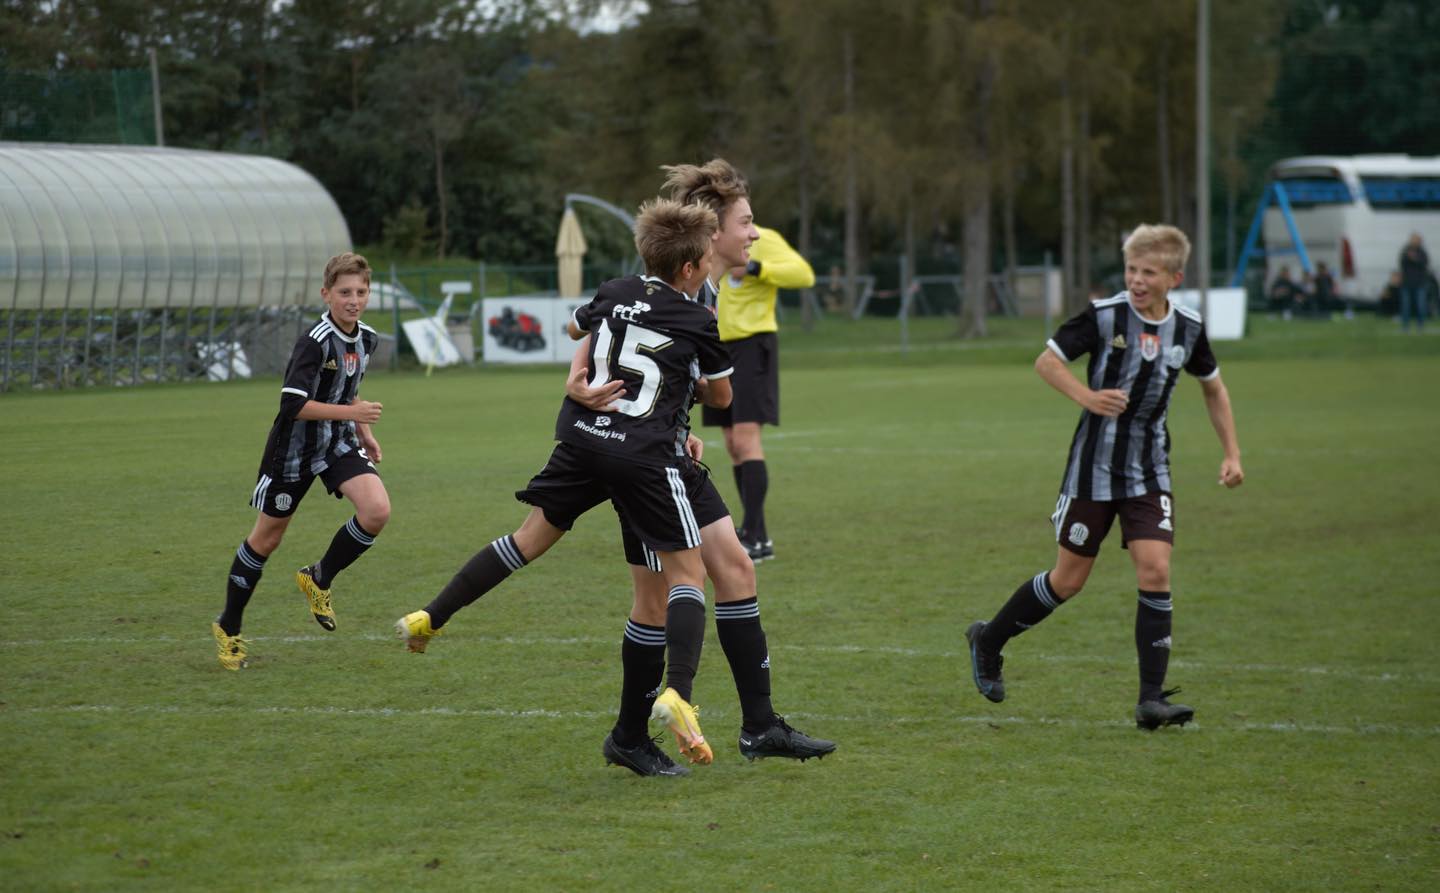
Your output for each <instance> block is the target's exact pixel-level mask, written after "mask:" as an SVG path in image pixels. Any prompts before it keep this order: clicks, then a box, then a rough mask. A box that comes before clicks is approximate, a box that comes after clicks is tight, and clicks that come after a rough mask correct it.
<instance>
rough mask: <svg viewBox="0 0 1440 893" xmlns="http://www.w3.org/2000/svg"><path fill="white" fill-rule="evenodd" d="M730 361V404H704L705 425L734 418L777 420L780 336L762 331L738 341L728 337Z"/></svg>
mask: <svg viewBox="0 0 1440 893" xmlns="http://www.w3.org/2000/svg"><path fill="white" fill-rule="evenodd" d="M725 346H726V347H727V348H729V350H730V362H731V364H732V365H734V367H735V372H734V373H733V374H732V375H731V376H730V389H731V391H730V393H731V395H732V396H731V398H730V406H729V407H728V408H726V409H711V408H710V407H708V406H707V407H705V409H704V411H703V412H702V413H701V418H702V419H703V420H704V422H705V424H706V425H710V426H712V427H714V426H719V427H721V428H729V427H731V426H732V425H734V424H735V423H736V422H759V423H760V424H762V425H778V424H780V340H779V338H777V337H776V336H775V333H774V332H761V333H760V334H758V335H751V336H750V337H749V338H741V339H740V340H739V341H727V342H725Z"/></svg>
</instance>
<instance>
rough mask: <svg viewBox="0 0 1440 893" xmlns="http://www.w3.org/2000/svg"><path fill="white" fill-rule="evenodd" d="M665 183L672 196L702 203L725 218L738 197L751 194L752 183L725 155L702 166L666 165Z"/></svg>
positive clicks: (681, 199)
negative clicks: (747, 180)
mask: <svg viewBox="0 0 1440 893" xmlns="http://www.w3.org/2000/svg"><path fill="white" fill-rule="evenodd" d="M660 169H661V170H662V171H664V172H665V185H664V186H663V187H662V188H663V189H665V190H666V191H668V192H669V194H670V197H671V198H673V199H675V200H676V201H677V202H680V203H682V204H686V205H689V204H695V203H697V202H698V203H699V204H702V205H704V206H705V207H707V208H709V209H710V210H712V211H714V212H715V216H716V217H718V218H720V219H722V220H723V219H724V218H725V210H726V209H727V208H729V207H730V206H731V205H732V204H734V203H735V201H736V200H737V199H742V198H749V197H750V184H749V183H747V182H746V181H745V177H744V175H743V174H741V173H740V172H739V171H738V170H736V169H735V166H734V165H732V164H731V163H730V162H728V161H726V160H725V159H723V158H712V159H710V160H709V161H707V162H705V163H704V164H702V165H698V166H697V165H693V164H664V165H661V166H660Z"/></svg>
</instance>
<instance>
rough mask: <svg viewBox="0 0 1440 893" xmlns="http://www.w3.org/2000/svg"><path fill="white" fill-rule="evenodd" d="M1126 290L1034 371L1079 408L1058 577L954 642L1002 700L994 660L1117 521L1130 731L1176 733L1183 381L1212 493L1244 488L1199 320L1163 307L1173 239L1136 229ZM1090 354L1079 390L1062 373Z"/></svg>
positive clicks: (1178, 236) (1179, 243) (1073, 586)
mask: <svg viewBox="0 0 1440 893" xmlns="http://www.w3.org/2000/svg"><path fill="white" fill-rule="evenodd" d="M1124 247H1125V285H1126V291H1124V292H1121V293H1120V294H1118V295H1116V296H1115V297H1113V298H1109V299H1106V300H1101V301H1096V302H1094V303H1092V304H1091V305H1090V306H1088V307H1086V308H1085V310H1084V311H1082V312H1081V313H1080V314H1078V315H1077V316H1075V317H1074V318H1072V319H1070V320H1069V321H1067V322H1066V323H1065V324H1064V325H1062V326H1061V327H1060V329H1059V331H1057V332H1056V333H1055V337H1054V338H1051V339H1050V341H1049V342H1048V343H1047V349H1046V350H1045V351H1043V352H1042V353H1041V354H1040V356H1039V358H1038V359H1036V361H1035V371H1036V372H1038V373H1039V374H1040V377H1041V378H1043V379H1045V381H1046V383H1048V384H1049V385H1050V386H1051V387H1053V388H1055V389H1056V390H1057V391H1059V392H1060V393H1062V394H1064V395H1065V396H1067V397H1069V398H1070V399H1071V400H1074V401H1075V402H1076V403H1078V404H1080V406H1081V408H1082V410H1083V411H1082V412H1081V413H1080V424H1079V426H1078V427H1077V428H1076V429H1075V436H1074V438H1073V439H1072V440H1071V443H1070V455H1069V460H1068V462H1067V463H1066V466H1065V475H1064V478H1063V479H1062V481H1061V486H1060V498H1059V501H1058V502H1057V503H1056V505H1055V513H1054V514H1053V515H1051V516H1050V520H1051V521H1052V522H1053V523H1054V525H1055V538H1056V541H1057V542H1058V543H1059V546H1060V547H1059V549H1058V556H1057V558H1056V560H1055V567H1054V568H1053V569H1052V570H1050V571H1049V572H1048V573H1041V574H1038V575H1036V576H1035V577H1034V578H1033V579H1031V580H1027V581H1026V582H1024V583H1022V584H1021V585H1020V588H1019V589H1017V590H1015V593H1014V594H1013V595H1012V596H1010V600H1009V601H1007V602H1006V603H1005V605H1004V606H1003V607H1001V608H1000V611H999V613H997V614H996V615H995V617H994V619H992V620H991V621H990V622H989V623H985V622H983V621H976V622H975V623H973V624H971V625H970V628H969V629H967V630H966V631H965V637H966V639H968V640H969V642H970V662H971V670H972V673H973V676H974V680H975V686H976V687H977V688H978V689H979V690H980V693H981V694H982V695H984V696H985V697H986V698H988V699H990V700H991V701H994V702H996V703H999V702H1000V701H1003V700H1005V684H1004V679H1003V676H1002V675H1001V664H1002V662H1003V659H1002V657H1001V654H1000V652H1001V649H1003V648H1004V647H1005V643H1006V642H1008V641H1009V640H1010V639H1011V638H1013V637H1014V636H1018V635H1019V634H1020V633H1022V632H1024V631H1025V630H1027V629H1030V628H1031V627H1033V626H1034V625H1035V624H1037V623H1039V622H1040V621H1042V620H1044V619H1045V618H1046V617H1048V616H1050V613H1051V612H1052V611H1054V610H1055V609H1056V608H1059V607H1060V606H1061V605H1062V604H1064V603H1065V601H1066V600H1068V599H1069V598H1070V597H1071V596H1074V595H1075V594H1077V593H1078V592H1079V591H1080V589H1081V588H1082V587H1083V586H1084V585H1085V580H1086V579H1087V578H1088V577H1089V575H1090V569H1091V568H1092V567H1094V565H1095V556H1096V555H1098V554H1099V552H1100V543H1101V542H1102V541H1103V540H1104V539H1105V535H1106V534H1107V533H1108V532H1109V530H1110V525H1111V524H1112V523H1113V522H1114V520H1115V519H1116V517H1117V516H1118V517H1119V519H1120V534H1121V537H1122V539H1121V545H1122V546H1123V547H1124V548H1126V549H1128V550H1129V551H1130V559H1131V561H1132V562H1134V564H1135V577H1136V582H1137V583H1138V586H1139V593H1140V595H1139V604H1138V605H1137V607H1136V614H1135V649H1136V652H1137V654H1138V656H1139V661H1140V696H1139V700H1138V703H1137V705H1136V707H1135V723H1136V725H1137V726H1139V727H1140V728H1142V729H1148V730H1154V729H1157V728H1159V727H1161V726H1167V725H1184V724H1185V723H1187V722H1189V721H1190V719H1191V718H1192V717H1193V716H1194V715H1195V711H1194V710H1193V709H1192V708H1190V707H1187V706H1185V705H1183V704H1172V703H1170V701H1169V700H1168V699H1169V697H1170V696H1171V695H1173V694H1175V693H1176V692H1178V691H1179V689H1174V690H1170V691H1166V690H1165V688H1164V685H1165V671H1166V668H1167V666H1168V664H1169V661H1170V616H1171V601H1170V551H1171V547H1172V545H1173V543H1174V541H1175V504H1174V497H1173V495H1172V492H1171V479H1170V466H1169V455H1170V434H1169V431H1168V430H1167V429H1166V427H1165V416H1166V412H1167V411H1168V408H1169V405H1170V393H1171V391H1172V390H1173V389H1174V387H1175V383H1176V381H1177V380H1178V379H1179V376H1180V370H1182V369H1183V370H1185V371H1186V372H1188V373H1190V374H1191V375H1193V376H1195V377H1196V378H1198V379H1199V380H1200V388H1201V391H1202V392H1203V394H1204V397H1205V408H1206V411H1207V412H1208V413H1209V415H1210V424H1211V425H1212V426H1213V427H1214V429H1215V434H1216V435H1217V436H1218V437H1219V439H1220V446H1221V448H1222V449H1223V451H1224V458H1223V459H1222V460H1221V462H1220V483H1222V484H1224V485H1225V486H1226V487H1238V486H1240V484H1241V483H1242V482H1243V481H1244V480H1245V472H1244V471H1243V470H1242V469H1241V467H1240V444H1239V442H1238V441H1237V440H1236V436H1235V419H1234V416H1233V415H1232V413H1231V410H1230V395H1229V393H1228V392H1227V391H1226V390H1225V385H1224V383H1223V382H1221V381H1220V369H1219V367H1218V365H1217V364H1216V362H1215V356H1214V354H1212V353H1211V352H1210V342H1209V340H1208V339H1207V338H1206V337H1205V329H1204V326H1203V325H1202V324H1201V320H1200V317H1199V315H1198V314H1196V313H1194V312H1192V311H1190V310H1187V309H1185V308H1183V307H1177V306H1175V305H1173V304H1171V303H1170V300H1169V297H1168V295H1169V292H1170V290H1171V289H1173V288H1175V287H1176V286H1178V285H1179V284H1180V281H1181V280H1182V279H1183V278H1184V273H1183V270H1184V269H1185V261H1186V259H1187V258H1188V257H1189V255H1190V242H1189V240H1188V239H1187V238H1186V237H1185V234H1184V233H1182V232H1181V231H1180V230H1178V229H1176V228H1175V227H1173V226H1165V225H1149V224H1147V225H1143V226H1140V227H1138V228H1136V230H1135V231H1134V232H1133V233H1131V234H1130V237H1129V238H1128V239H1126V240H1125V246H1124ZM1086 353H1088V354H1090V362H1089V369H1088V379H1089V380H1088V384H1087V383H1085V382H1082V381H1080V380H1079V379H1077V378H1076V377H1075V376H1074V375H1072V374H1070V371H1069V370H1068V369H1066V368H1065V363H1068V362H1070V361H1071V360H1074V359H1076V358H1077V357H1079V356H1080V355H1082V354H1086Z"/></svg>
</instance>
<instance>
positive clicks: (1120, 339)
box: [1110, 332, 1125, 350]
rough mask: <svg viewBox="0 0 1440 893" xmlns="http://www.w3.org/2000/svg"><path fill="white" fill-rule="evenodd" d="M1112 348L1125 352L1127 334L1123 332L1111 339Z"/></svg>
mask: <svg viewBox="0 0 1440 893" xmlns="http://www.w3.org/2000/svg"><path fill="white" fill-rule="evenodd" d="M1110 346H1111V347H1113V348H1115V349H1116V350H1124V349H1125V334H1124V333H1123V332H1122V333H1121V334H1119V335H1116V336H1115V337H1114V338H1111V339H1110Z"/></svg>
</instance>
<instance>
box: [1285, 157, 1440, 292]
mask: <svg viewBox="0 0 1440 893" xmlns="http://www.w3.org/2000/svg"><path fill="white" fill-rule="evenodd" d="M1270 178H1271V180H1273V181H1275V182H1278V183H1280V184H1281V185H1282V186H1283V187H1284V188H1285V193H1286V195H1287V196H1288V197H1289V199H1290V207H1291V210H1292V211H1293V212H1294V215H1295V224H1296V228H1297V229H1298V230H1299V232H1300V240H1301V241H1302V242H1303V243H1304V247H1305V251H1306V253H1307V254H1308V255H1309V257H1310V263H1311V264H1312V266H1313V265H1314V264H1316V263H1319V262H1321V261H1323V262H1324V263H1325V265H1326V266H1327V267H1328V268H1329V270H1330V272H1331V274H1332V275H1333V276H1334V277H1335V285H1336V291H1337V292H1338V294H1339V295H1340V297H1343V298H1345V299H1346V300H1350V301H1355V302H1357V303H1360V302H1365V303H1375V302H1377V301H1379V300H1380V294H1381V292H1383V291H1384V289H1385V283H1386V281H1387V280H1388V278H1389V276H1390V273H1391V271H1393V270H1398V269H1399V257H1400V250H1401V248H1403V247H1404V245H1405V241H1406V240H1407V239H1409V238H1410V235H1411V233H1419V234H1420V236H1421V238H1423V239H1424V240H1425V250H1426V251H1427V252H1428V253H1429V254H1430V258H1431V261H1430V263H1431V267H1432V269H1435V268H1440V156H1436V157H1430V158H1421V157H1412V156H1410V155H1354V156H1349V157H1334V156H1322V155H1314V156H1306V157H1303V158H1287V159H1285V160H1283V161H1279V162H1277V163H1276V164H1275V165H1274V166H1272V167H1271V168H1270ZM1263 233H1264V237H1265V247H1266V271H1265V282H1266V283H1267V285H1268V283H1270V282H1271V281H1273V280H1274V278H1275V275H1276V273H1277V272H1278V271H1279V269H1280V267H1282V266H1288V267H1289V268H1290V273H1291V277H1292V278H1294V279H1295V281H1297V282H1298V281H1299V280H1300V273H1301V265H1300V260H1299V257H1298V254H1297V253H1296V252H1295V251H1294V248H1295V245H1294V241H1293V240H1292V239H1291V237H1290V229H1289V227H1287V226H1286V225H1285V219H1284V216H1283V215H1282V214H1281V212H1280V208H1279V207H1278V206H1277V204H1276V203H1275V202H1272V203H1271V204H1270V206H1269V207H1268V208H1266V210H1265V222H1264V230H1263Z"/></svg>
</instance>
